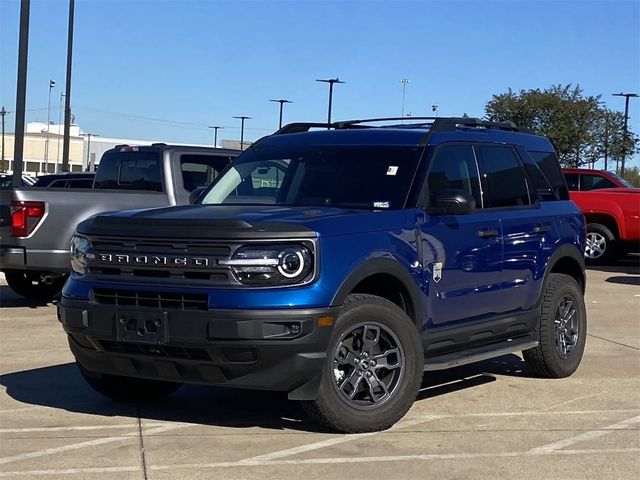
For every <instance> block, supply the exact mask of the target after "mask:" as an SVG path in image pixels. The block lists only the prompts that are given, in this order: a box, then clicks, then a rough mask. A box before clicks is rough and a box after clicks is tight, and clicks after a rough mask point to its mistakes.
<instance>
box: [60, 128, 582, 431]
mask: <svg viewBox="0 0 640 480" xmlns="http://www.w3.org/2000/svg"><path fill="white" fill-rule="evenodd" d="M408 121H410V122H412V123H403V122H407V120H406V119H403V120H402V122H400V119H373V120H367V121H349V122H338V123H333V124H331V125H327V124H313V123H298V124H291V125H288V126H285V127H283V128H282V129H281V130H279V131H278V132H276V133H275V134H273V135H270V136H268V137H265V138H263V139H261V140H260V141H258V142H256V143H255V144H254V145H252V146H251V147H250V148H249V149H248V150H247V151H246V152H244V153H243V154H242V155H241V156H240V157H238V158H237V160H236V161H235V162H234V163H233V164H231V165H230V166H229V167H228V168H227V169H226V170H225V171H224V172H223V173H222V174H221V175H220V176H219V177H218V178H217V179H216V180H215V181H214V183H213V184H212V185H211V186H210V187H208V188H207V189H206V190H205V191H203V192H202V193H201V195H200V197H199V198H198V200H197V201H196V204H194V205H187V206H179V207H169V208H156V209H146V210H129V211H123V212H116V213H108V214H102V215H98V216H95V217H93V218H91V219H89V220H86V221H84V222H83V223H81V224H80V225H79V226H78V228H77V232H76V235H75V236H74V238H73V240H72V246H71V249H72V274H71V276H70V279H69V280H68V282H67V284H66V286H65V288H64V291H63V297H62V301H61V302H60V304H59V317H60V321H61V322H62V324H63V326H64V329H65V331H66V332H67V333H68V336H69V344H70V347H71V350H72V352H73V354H74V355H75V357H76V360H77V363H78V365H79V367H80V370H81V372H82V374H83V375H84V377H85V378H86V380H87V381H88V383H89V384H90V385H91V386H92V387H93V388H95V389H96V390H97V391H99V392H100V393H102V394H104V395H106V396H108V397H111V398H113V399H117V400H129V401H140V400H151V399H155V398H159V397H162V396H165V395H168V394H170V393H172V392H174V391H175V390H176V389H177V388H179V387H180V385H181V384H182V383H185V382H188V383H204V384H215V385H224V386H229V387H241V388H255V389H265V390H278V391H285V392H288V396H289V398H290V399H293V400H299V401H301V402H302V404H303V406H304V408H305V410H306V411H307V412H308V413H309V414H310V415H311V416H312V417H314V418H315V419H317V420H319V421H320V422H322V423H324V424H325V425H328V426H329V427H331V428H333V429H335V430H338V431H342V432H366V431H374V430H381V429H385V428H388V427H390V426H391V425H393V424H394V423H395V422H397V421H398V420H399V419H400V418H402V416H403V415H404V414H405V413H406V412H407V411H408V409H409V408H410V407H411V405H412V404H413V402H414V400H415V398H416V395H417V393H418V390H419V388H420V385H421V381H422V378H423V374H424V372H425V371H432V370H439V369H445V368H449V367H453V366H458V365H463V364H467V363H472V362H477V361H481V360H485V359H488V358H492V357H498V356H501V355H505V354H508V353H511V352H520V351H522V352H523V356H524V359H525V361H526V363H527V364H528V365H529V367H530V369H531V371H532V372H533V373H534V374H536V375H539V376H543V377H556V378H557V377H566V376H568V375H571V374H572V373H573V372H574V371H575V370H576V369H577V368H578V365H579V363H580V360H581V358H582V354H583V351H584V346H585V337H586V311H585V305H584V298H583V296H584V290H585V273H584V260H583V255H582V252H583V251H584V242H585V224H584V219H583V216H582V214H581V213H580V212H579V211H578V209H577V207H576V206H575V205H574V204H573V203H572V202H571V201H570V200H569V196H568V191H567V186H566V184H565V180H564V178H563V176H562V173H561V170H560V166H559V164H558V161H557V159H556V156H555V154H554V149H553V147H552V145H551V143H550V142H549V140H547V139H546V138H543V137H540V136H537V135H534V134H532V133H530V132H528V131H524V130H522V129H519V128H517V127H516V126H515V125H513V124H512V123H490V122H486V121H482V120H478V119H470V118H420V119H410V120H408ZM390 122H395V124H390Z"/></svg>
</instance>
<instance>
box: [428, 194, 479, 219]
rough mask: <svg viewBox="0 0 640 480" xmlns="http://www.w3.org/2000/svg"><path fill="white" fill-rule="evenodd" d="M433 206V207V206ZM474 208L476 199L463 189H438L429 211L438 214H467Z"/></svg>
mask: <svg viewBox="0 0 640 480" xmlns="http://www.w3.org/2000/svg"><path fill="white" fill-rule="evenodd" d="M433 207H435V208H433ZM475 209H476V199H475V198H473V196H471V195H469V194H468V193H467V192H466V191H464V190H440V191H439V192H438V193H436V201H435V205H433V206H432V208H430V209H429V211H430V213H435V214H440V215H468V214H470V213H473V211H474V210H475Z"/></svg>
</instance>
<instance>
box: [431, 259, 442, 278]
mask: <svg viewBox="0 0 640 480" xmlns="http://www.w3.org/2000/svg"><path fill="white" fill-rule="evenodd" d="M441 279H442V262H436V263H434V264H433V281H434V282H436V283H438V282H439V281H440V280H441Z"/></svg>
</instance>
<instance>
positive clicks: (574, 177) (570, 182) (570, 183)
mask: <svg viewBox="0 0 640 480" xmlns="http://www.w3.org/2000/svg"><path fill="white" fill-rule="evenodd" d="M564 179H565V180H566V181H567V187H569V191H570V192H577V191H578V190H580V188H579V187H578V174H577V173H565V174H564Z"/></svg>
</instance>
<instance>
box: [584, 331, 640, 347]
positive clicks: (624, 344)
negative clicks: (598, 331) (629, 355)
mask: <svg viewBox="0 0 640 480" xmlns="http://www.w3.org/2000/svg"><path fill="white" fill-rule="evenodd" d="M587 336H588V337H593V338H597V339H599V340H603V341H605V342H609V343H615V344H616V345H620V346H621V347H627V348H631V349H633V350H638V351H640V348H638V347H634V346H633V345H627V344H626V343H620V342H616V341H615V340H609V339H608V338H604V337H599V336H598V335H594V334H593V333H587Z"/></svg>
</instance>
